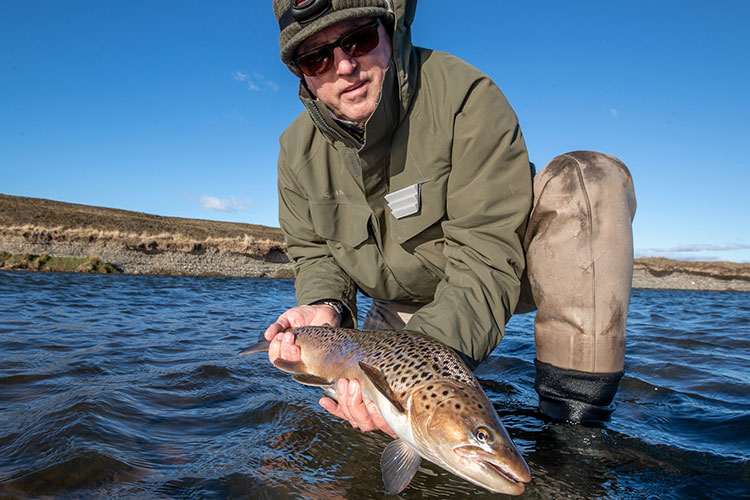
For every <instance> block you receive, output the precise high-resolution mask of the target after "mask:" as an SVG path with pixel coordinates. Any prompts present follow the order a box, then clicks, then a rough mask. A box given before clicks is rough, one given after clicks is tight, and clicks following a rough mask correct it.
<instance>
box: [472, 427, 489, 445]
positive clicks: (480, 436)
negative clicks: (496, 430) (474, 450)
mask: <svg viewBox="0 0 750 500" xmlns="http://www.w3.org/2000/svg"><path fill="white" fill-rule="evenodd" d="M474 437H475V438H477V441H479V442H480V443H486V442H487V441H489V440H490V438H491V437H492V435H491V434H490V431H489V429H487V428H485V427H477V429H476V430H475V431H474Z"/></svg>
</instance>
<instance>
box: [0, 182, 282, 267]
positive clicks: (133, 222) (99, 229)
mask: <svg viewBox="0 0 750 500" xmlns="http://www.w3.org/2000/svg"><path fill="white" fill-rule="evenodd" d="M0 237H14V238H23V239H25V240H27V241H30V242H35V243H46V242H53V241H54V242H66V241H70V242H84V243H90V244H117V245H121V246H124V247H126V248H128V249H132V250H139V251H143V252H146V253H149V252H159V251H176V252H191V253H202V252H206V251H219V252H235V253H242V254H248V255H251V256H254V257H258V258H266V257H269V256H271V257H272V258H275V259H282V261H283V259H284V258H283V257H282V256H284V255H285V246H284V238H283V235H282V233H281V230H280V229H279V228H273V227H268V226H259V225H254V224H242V223H235V222H217V221H207V220H200V219H184V218H179V217H161V216H157V215H150V214H144V213H140V212H130V211H126V210H118V209H112V208H102V207H91V206H87V205H76V204H71V203H62V202H57V201H51V200H43V199H38V198H24V197H20V196H8V195H3V194H0Z"/></svg>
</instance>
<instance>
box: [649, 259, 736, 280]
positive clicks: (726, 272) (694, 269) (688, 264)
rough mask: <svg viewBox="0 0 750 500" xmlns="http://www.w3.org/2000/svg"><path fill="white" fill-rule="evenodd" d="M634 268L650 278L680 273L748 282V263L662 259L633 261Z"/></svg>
mask: <svg viewBox="0 0 750 500" xmlns="http://www.w3.org/2000/svg"><path fill="white" fill-rule="evenodd" d="M635 268H636V269H638V268H642V269H645V270H646V271H648V272H649V273H650V274H651V275H652V276H656V277H660V276H668V275H670V274H673V273H676V272H680V273H687V274H693V275H696V276H707V277H712V278H718V279H725V280H726V279H738V280H744V281H750V263H737V262H725V261H712V262H700V261H689V260H688V261H685V260H671V259H665V258H663V257H649V258H640V259H635Z"/></svg>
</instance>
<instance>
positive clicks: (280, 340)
mask: <svg viewBox="0 0 750 500" xmlns="http://www.w3.org/2000/svg"><path fill="white" fill-rule="evenodd" d="M339 324H340V318H339V315H338V313H337V312H336V310H335V309H334V308H333V307H331V306H327V305H325V304H317V305H312V306H299V307H293V308H291V309H289V310H288V311H286V312H285V313H284V314H282V315H281V316H279V318H278V319H277V320H276V322H275V323H274V324H272V325H271V326H269V327H268V329H266V332H265V334H264V335H265V338H266V340H270V341H271V345H270V346H269V347H268V360H269V361H270V362H271V363H273V362H274V361H275V360H276V359H278V358H279V357H280V358H281V359H283V360H285V361H291V362H296V361H300V359H301V358H302V357H301V351H300V348H299V346H297V344H295V343H294V334H293V333H292V332H289V331H287V330H290V329H292V328H297V327H300V326H323V325H330V326H339ZM337 390H338V395H339V402H338V404H337V403H336V402H335V401H334V400H332V399H330V398H321V400H320V405H321V406H322V407H323V408H325V409H326V410H328V411H329V412H330V413H331V414H333V415H335V416H337V417H339V418H342V419H344V420H347V421H349V423H350V424H351V425H352V427H354V428H355V429H360V430H362V431H363V432H367V431H374V430H376V429H380V430H382V431H383V432H385V433H386V434H389V435H391V436H393V437H394V438H396V437H398V436H396V433H394V432H393V430H392V429H391V428H390V427H389V426H388V424H387V423H386V422H385V420H384V419H383V417H382V416H381V415H380V412H379V411H378V408H377V406H375V403H373V402H372V401H369V400H368V401H367V402H365V401H363V400H362V388H361V387H360V385H359V381H357V380H351V381H349V380H347V379H344V378H342V379H339V381H338V386H337Z"/></svg>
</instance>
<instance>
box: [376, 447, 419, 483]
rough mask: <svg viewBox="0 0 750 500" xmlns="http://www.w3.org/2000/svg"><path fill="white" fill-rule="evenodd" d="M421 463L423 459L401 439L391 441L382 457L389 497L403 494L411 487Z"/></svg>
mask: <svg viewBox="0 0 750 500" xmlns="http://www.w3.org/2000/svg"><path fill="white" fill-rule="evenodd" d="M421 463H422V457H420V456H419V455H418V454H417V452H416V451H414V449H413V448H412V447H411V446H409V445H408V444H406V443H405V442H403V441H402V440H400V439H395V440H393V441H391V442H390V444H389V445H388V446H386V447H385V450H383V455H381V457H380V469H381V472H382V473H383V484H384V485H385V491H386V492H388V494H389V495H396V494H397V493H401V492H402V491H403V490H404V488H406V487H407V486H408V485H409V483H410V482H411V479H412V478H413V477H414V474H416V472H417V469H418V468H419V464H421Z"/></svg>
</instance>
